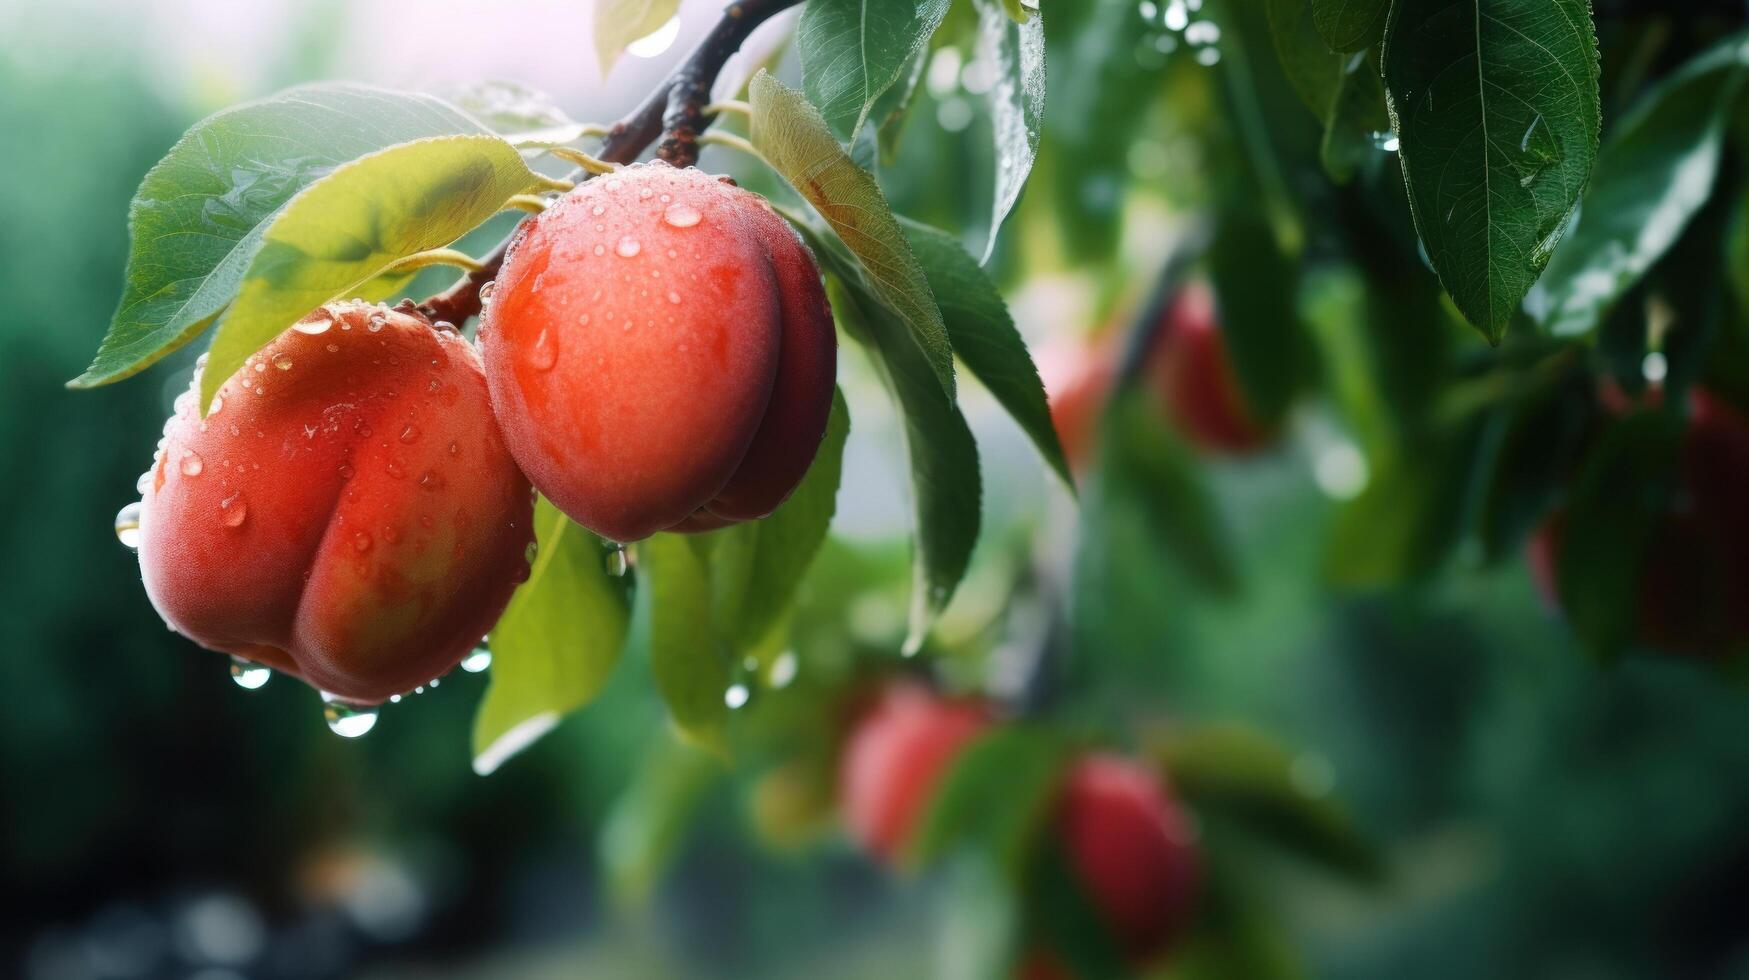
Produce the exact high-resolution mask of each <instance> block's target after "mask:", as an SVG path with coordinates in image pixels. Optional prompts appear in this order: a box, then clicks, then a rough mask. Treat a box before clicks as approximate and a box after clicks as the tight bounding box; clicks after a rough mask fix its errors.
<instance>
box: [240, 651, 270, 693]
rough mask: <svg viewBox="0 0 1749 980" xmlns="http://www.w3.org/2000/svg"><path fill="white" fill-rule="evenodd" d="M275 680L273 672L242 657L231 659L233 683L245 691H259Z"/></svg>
mask: <svg viewBox="0 0 1749 980" xmlns="http://www.w3.org/2000/svg"><path fill="white" fill-rule="evenodd" d="M272 679H273V670H272V668H269V667H263V666H262V665H261V664H257V663H251V662H249V661H247V660H244V659H243V658H242V657H232V658H231V682H232V683H233V684H236V685H237V686H238V687H240V688H242V689H243V690H245V691H259V690H261V688H262V687H263V686H265V685H266V684H267V682H268V681H270V680H272Z"/></svg>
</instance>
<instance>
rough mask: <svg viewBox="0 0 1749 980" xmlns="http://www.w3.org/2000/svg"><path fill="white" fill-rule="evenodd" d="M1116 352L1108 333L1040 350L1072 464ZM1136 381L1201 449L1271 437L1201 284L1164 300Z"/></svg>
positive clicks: (1091, 425) (1099, 405) (1110, 378)
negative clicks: (1251, 401)
mask: <svg viewBox="0 0 1749 980" xmlns="http://www.w3.org/2000/svg"><path fill="white" fill-rule="evenodd" d="M1122 357H1123V347H1122V345H1121V344H1120V343H1119V342H1118V337H1117V335H1116V334H1113V333H1111V332H1110V331H1107V332H1105V334H1104V335H1103V336H1102V337H1100V338H1099V339H1097V340H1095V341H1092V342H1090V343H1085V344H1080V345H1077V346H1076V347H1075V348H1074V349H1072V350H1069V349H1060V348H1054V347H1053V348H1047V349H1046V350H1045V351H1044V352H1043V353H1042V354H1041V357H1040V364H1039V368H1040V371H1041V373H1042V374H1043V376H1044V380H1045V388H1046V391H1047V392H1048V394H1049V396H1050V404H1051V420H1052V422H1053V423H1055V425H1056V428H1057V438H1058V439H1059V440H1060V441H1061V442H1062V444H1063V451H1064V453H1066V454H1067V455H1068V457H1069V462H1070V464H1071V465H1073V466H1074V467H1075V468H1076V469H1082V468H1083V467H1084V466H1085V465H1086V462H1087V460H1088V459H1089V458H1090V455H1091V452H1092V449H1093V446H1094V442H1095V439H1096V437H1097V436H1098V430H1099V416H1100V413H1101V412H1103V411H1104V406H1105V402H1106V400H1107V399H1108V398H1109V397H1110V395H1111V390H1112V387H1113V386H1114V385H1115V384H1116V382H1117V372H1118V366H1119V364H1118V362H1119V361H1120V360H1121V358H1122ZM1142 380H1143V384H1144V385H1146V386H1147V388H1148V389H1149V391H1150V394H1151V395H1152V397H1153V398H1154V399H1155V404H1156V405H1157V406H1158V407H1159V410H1160V412H1161V413H1162V415H1164V416H1165V417H1166V418H1168V419H1170V420H1171V422H1172V424H1173V426H1174V427H1175V428H1176V429H1177V430H1178V432H1179V433H1180V434H1181V435H1183V436H1184V438H1185V439H1187V440H1188V441H1189V442H1190V443H1191V445H1193V446H1196V447H1197V448H1199V449H1201V450H1203V451H1205V452H1210V453H1217V454H1225V455H1239V454H1244V453H1249V452H1253V451H1256V450H1259V449H1262V448H1264V447H1266V446H1268V445H1269V444H1270V443H1271V442H1273V441H1274V438H1275V433H1274V432H1273V431H1271V430H1270V429H1269V428H1268V427H1267V426H1265V425H1263V424H1262V423H1261V422H1260V421H1259V420H1258V419H1257V418H1256V416H1255V415H1254V414H1253V413H1252V411H1251V409H1250V408H1249V406H1248V405H1247V403H1246V401H1245V395H1244V392H1243V391H1242V390H1241V388H1240V387H1239V380H1238V376H1237V375H1236V374H1234V370H1233V363H1232V357H1231V356H1230V355H1229V354H1228V352H1227V345H1226V340H1225V339H1224V338H1223V337H1222V334H1221V329H1220V324H1219V321H1218V320H1217V319H1216V317H1215V304H1214V294H1213V293H1212V292H1211V291H1210V289H1209V287H1208V285H1207V284H1206V283H1202V282H1198V281H1193V282H1189V283H1186V284H1185V285H1184V287H1183V288H1182V289H1180V290H1179V291H1178V294H1177V295H1176V296H1175V297H1174V298H1173V299H1172V301H1171V302H1170V303H1169V304H1168V305H1167V307H1166V311H1165V312H1164V313H1163V314H1162V322H1161V323H1160V324H1159V326H1158V328H1157V329H1156V331H1155V333H1154V336H1153V340H1152V343H1151V345H1150V347H1149V349H1148V351H1147V353H1146V354H1145V355H1144V361H1143V364H1142Z"/></svg>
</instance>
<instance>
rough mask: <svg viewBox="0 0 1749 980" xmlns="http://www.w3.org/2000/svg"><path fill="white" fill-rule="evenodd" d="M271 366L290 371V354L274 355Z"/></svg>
mask: <svg viewBox="0 0 1749 980" xmlns="http://www.w3.org/2000/svg"><path fill="white" fill-rule="evenodd" d="M273 366H274V367H276V368H279V369H280V370H281V371H290V370H291V369H292V359H291V355H290V354H278V355H275V356H274V358H273Z"/></svg>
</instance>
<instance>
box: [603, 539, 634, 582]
mask: <svg viewBox="0 0 1749 980" xmlns="http://www.w3.org/2000/svg"><path fill="white" fill-rule="evenodd" d="M631 566H632V563H631V559H630V558H629V557H628V556H627V555H626V549H625V545H615V546H614V547H613V550H611V551H609V552H608V553H607V574H609V575H611V576H613V577H614V578H624V577H625V574H626V572H627V571H629V570H630V569H631Z"/></svg>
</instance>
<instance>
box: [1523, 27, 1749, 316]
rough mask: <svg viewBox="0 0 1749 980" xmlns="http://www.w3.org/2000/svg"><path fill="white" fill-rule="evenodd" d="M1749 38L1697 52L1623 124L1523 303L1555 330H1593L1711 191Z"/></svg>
mask: <svg viewBox="0 0 1749 980" xmlns="http://www.w3.org/2000/svg"><path fill="white" fill-rule="evenodd" d="M1746 45H1749V33H1742V32H1740V33H1738V34H1734V35H1732V36H1731V37H1730V38H1727V39H1726V40H1725V41H1723V42H1721V43H1719V44H1717V45H1715V46H1713V47H1712V48H1711V49H1709V50H1708V51H1706V52H1705V53H1703V54H1701V55H1698V56H1696V57H1695V58H1694V59H1692V60H1691V61H1689V62H1688V63H1687V64H1686V65H1684V66H1682V68H1681V69H1679V70H1678V71H1677V72H1676V73H1675V74H1673V75H1671V76H1670V77H1669V78H1667V79H1665V80H1664V81H1663V82H1661V83H1660V84H1659V85H1658V86H1657V87H1656V88H1654V89H1652V90H1651V91H1650V92H1648V93H1646V95H1645V96H1644V97H1643V98H1642V99H1640V101H1639V102H1638V103H1637V104H1636V105H1635V106H1634V108H1633V110H1632V111H1631V112H1629V113H1628V114H1627V115H1626V116H1624V117H1623V118H1622V119H1621V120H1620V121H1619V122H1618V123H1616V125H1615V128H1614V130H1613V131H1612V132H1611V134H1610V138H1609V142H1608V143H1606V144H1605V145H1604V147H1603V150H1602V152H1600V153H1599V154H1598V156H1597V172H1596V174H1595V175H1594V176H1593V178H1592V180H1591V187H1590V189H1589V190H1588V191H1586V194H1585V201H1584V205H1583V208H1582V209H1581V211H1580V213H1579V220H1578V222H1577V223H1576V224H1575V225H1574V227H1573V230H1572V231H1571V232H1570V233H1569V234H1568V235H1567V238H1566V241H1564V242H1563V243H1562V244H1561V247H1560V248H1558V249H1556V250H1555V254H1554V256H1553V258H1551V259H1550V261H1549V267H1548V270H1547V271H1546V272H1545V273H1544V274H1543V278H1542V281H1541V282H1540V283H1538V284H1537V287H1536V288H1535V289H1534V290H1532V292H1531V294H1530V296H1529V298H1528V299H1527V300H1526V303H1525V306H1526V309H1528V310H1529V311H1530V313H1531V314H1532V315H1533V316H1535V317H1536V318H1537V319H1538V320H1539V321H1541V322H1542V324H1543V325H1544V326H1545V327H1547V328H1548V329H1549V331H1550V332H1551V333H1554V334H1556V335H1558V336H1576V335H1580V334H1586V333H1590V332H1591V331H1592V330H1593V329H1595V328H1596V327H1597V324H1598V322H1599V321H1600V320H1601V318H1602V317H1603V315H1604V314H1605V313H1606V312H1607V311H1608V309H1609V307H1610V305H1611V304H1613V303H1614V302H1615V301H1616V300H1618V299H1619V298H1620V297H1621V296H1622V295H1623V294H1624V293H1626V292H1627V290H1628V289H1630V288H1631V287H1632V286H1633V285H1634V284H1635V283H1636V282H1638V281H1639V280H1640V278H1641V277H1642V276H1643V275H1645V273H1646V271H1647V270H1648V269H1650V268H1651V267H1652V265H1653V263H1655V262H1657V261H1658V259H1659V257H1660V256H1662V255H1663V254H1664V253H1665V252H1666V251H1668V250H1669V249H1670V247H1671V246H1672V245H1674V244H1675V243H1676V240H1677V238H1678V237H1680V236H1681V234H1682V230H1683V229H1684V228H1685V227H1687V226H1688V222H1689V219H1690V218H1691V217H1693V216H1694V214H1695V212H1697V211H1699V210H1700V208H1701V206H1702V205H1704V204H1705V203H1706V201H1707V199H1708V198H1709V197H1710V196H1711V195H1712V189H1713V183H1714V180H1715V178H1716V177H1717V176H1718V170H1719V156H1720V152H1721V150H1722V148H1723V145H1724V129H1725V120H1726V115H1727V110H1728V109H1729V107H1730V105H1731V103H1732V101H1733V100H1734V99H1735V97H1736V94H1737V91H1738V89H1739V88H1740V86H1741V85H1742V80H1743V69H1744V63H1745V60H1746V58H1749V51H1746V50H1745V46H1746Z"/></svg>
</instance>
